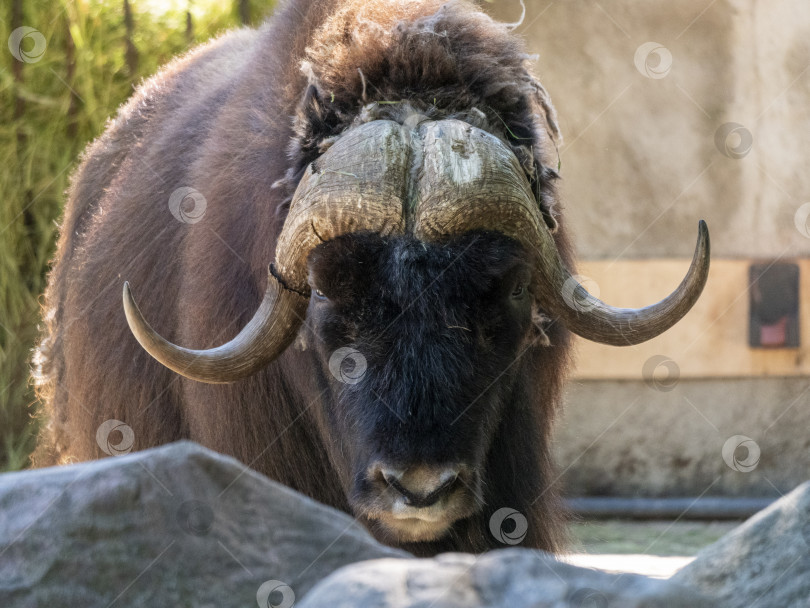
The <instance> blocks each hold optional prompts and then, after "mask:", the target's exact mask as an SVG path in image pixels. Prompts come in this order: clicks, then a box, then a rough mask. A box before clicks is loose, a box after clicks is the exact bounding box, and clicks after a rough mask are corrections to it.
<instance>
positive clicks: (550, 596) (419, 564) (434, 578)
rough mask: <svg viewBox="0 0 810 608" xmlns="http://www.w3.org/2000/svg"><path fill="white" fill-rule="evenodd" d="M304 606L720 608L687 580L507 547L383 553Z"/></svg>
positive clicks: (333, 580) (323, 587) (348, 570)
mask: <svg viewBox="0 0 810 608" xmlns="http://www.w3.org/2000/svg"><path fill="white" fill-rule="evenodd" d="M296 606H297V608H323V607H325V606H329V608H356V607H358V606H374V607H375V608H428V607H432V608H462V607H464V608H476V607H481V608H483V607H487V608H489V607H491V608H507V607H508V608H524V607H525V608H529V607H531V608H646V607H650V608H651V607H656V608H664V607H665V608H681V607H682V608H701V607H704V606H705V607H707V608H708V607H712V608H716V607H717V606H718V604H717V603H716V602H713V601H709V600H708V599H706V598H703V597H701V596H700V595H699V594H698V593H697V592H695V591H692V590H690V589H687V588H686V587H682V586H680V585H677V584H674V583H671V582H668V581H661V580H656V579H651V578H647V577H644V576H640V575H631V574H623V575H616V574H608V573H606V572H600V571H597V570H590V569H588V568H578V567H576V566H571V565H569V564H565V563H563V562H560V561H557V560H556V559H554V557H552V556H551V555H549V554H547V553H543V552H542V551H531V550H528V549H503V550H500V551H491V552H489V553H485V554H483V555H480V556H475V555H469V554H463V553H447V554H444V555H440V556H438V557H436V558H434V559H418V560H417V559H410V560H403V559H377V560H373V561H369V562H364V563H362V564H354V565H351V566H346V567H345V568H342V569H340V570H338V571H336V572H334V573H333V574H331V575H330V576H329V577H328V578H327V579H326V580H324V581H323V582H321V583H320V584H318V585H317V586H316V587H315V588H314V589H313V590H312V591H310V593H309V594H308V595H307V596H306V597H305V598H304V600H303V601H302V602H301V603H300V604H296Z"/></svg>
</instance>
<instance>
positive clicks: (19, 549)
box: [0, 442, 407, 608]
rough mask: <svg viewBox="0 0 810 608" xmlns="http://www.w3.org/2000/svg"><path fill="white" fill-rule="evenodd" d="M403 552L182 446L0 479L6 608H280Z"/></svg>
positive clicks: (0, 570) (1, 587) (0, 571)
mask: <svg viewBox="0 0 810 608" xmlns="http://www.w3.org/2000/svg"><path fill="white" fill-rule="evenodd" d="M404 555H407V554H405V553H403V552H401V551H396V550H393V549H390V548H388V547H384V546H382V545H380V544H378V543H377V542H375V541H374V540H373V539H372V537H371V536H370V535H369V534H368V533H367V532H366V530H365V529H364V528H362V527H361V526H360V525H358V524H357V523H355V521H354V520H353V519H352V518H351V517H348V516H347V515H345V514H344V513H339V512H337V511H335V510H334V509H330V508H328V507H326V506H323V505H321V504H318V503H316V502H314V501H312V500H310V499H308V498H306V497H305V496H302V495H301V494H298V493H297V492H294V491H292V490H290V489H289V488H286V487H284V486H282V485H280V484H277V483H275V482H272V481H270V480H268V479H267V478H265V477H263V476H261V475H259V474H257V473H255V472H254V471H252V470H250V469H248V468H247V467H245V466H244V465H243V464H241V463H239V462H237V461H236V460H234V459H232V458H228V457H225V456H222V455H220V454H217V453H215V452H211V451H209V450H206V449H204V448H202V447H200V446H198V445H196V444H193V443H189V442H180V443H175V444H172V445H169V446H165V447H161V448H157V449H154V450H148V451H145V452H138V453H135V454H131V455H127V456H119V457H116V458H108V459H105V460H100V461H97V462H89V463H84V464H78V465H73V466H67V467H60V468H52V469H42V470H38V471H27V472H23V473H10V474H6V475H2V476H0V606H3V607H4V608H16V607H23V606H25V607H29V606H86V607H93V606H106V607H109V606H133V607H138V606H150V607H152V606H196V607H203V606H211V607H216V608H223V607H227V606H256V605H257V603H256V602H257V595H258V596H259V598H260V599H261V598H262V596H264V600H265V602H266V603H268V605H285V604H289V602H290V600H291V599H292V597H293V596H296V597H298V598H300V597H303V595H304V594H305V593H306V592H307V591H308V590H309V589H310V588H311V587H312V586H313V585H314V584H315V583H316V582H317V581H319V580H321V579H322V578H324V577H325V576H327V575H328V574H329V573H331V572H332V571H333V570H335V569H337V568H339V567H341V566H343V565H345V564H349V563H351V562H355V561H358V560H364V559H372V558H380V557H393V556H404ZM268 599H269V602H268V601H267V600H268Z"/></svg>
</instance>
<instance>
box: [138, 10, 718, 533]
mask: <svg viewBox="0 0 810 608" xmlns="http://www.w3.org/2000/svg"><path fill="white" fill-rule="evenodd" d="M384 4H386V3H380V2H369V3H368V5H367V8H366V9H365V10H367V11H368V12H369V15H366V19H365V21H364V20H363V18H361V17H363V16H362V15H360V16H358V15H357V14H356V13H357V10H359V9H358V8H357V7H358V6H359V5H360V3H348V4H347V6H348V7H349V8H348V9H346V10H344V11H338V12H337V13H336V14H335V15H334V16H333V17H331V18H330V19H329V20H327V21H326V22H325V24H324V25H323V26H322V27H321V29H320V30H319V33H318V34H317V35H316V36H315V39H314V41H313V42H312V43H311V44H310V46H309V47H308V50H307V57H306V58H305V61H304V62H303V64H302V65H303V70H304V72H305V74H306V76H307V81H308V84H307V85H306V87H305V90H304V92H303V94H302V97H301V102H300V104H299V107H298V112H297V115H296V118H295V130H296V138H295V139H294V141H293V142H292V144H291V148H290V155H291V159H292V160H291V164H290V167H289V170H288V172H287V177H286V178H285V180H282V183H280V184H278V187H280V188H289V190H290V198H289V209H288V211H287V216H286V220H285V221H284V225H283V228H282V230H281V233H280V234H279V235H278V238H277V240H276V248H275V259H274V260H273V261H272V262H271V263H270V264H269V272H268V277H267V287H266V292H265V295H264V299H263V301H262V303H261V305H260V307H259V309H258V311H257V312H256V314H255V316H254V317H253V319H252V320H251V321H250V322H249V323H248V324H247V325H246V326H245V327H244V329H243V330H242V331H241V332H240V333H239V335H237V336H236V337H235V338H234V339H233V340H231V341H230V342H228V343H226V344H224V345H222V346H220V347H217V348H213V349H208V350H191V349H187V348H184V347H182V346H178V345H175V344H172V343H170V342H168V341H167V340H165V339H164V338H162V337H161V336H160V335H158V334H157V333H156V332H155V331H154V330H153V329H152V328H151V327H150V326H149V324H148V323H147V321H146V320H145V319H144V317H143V316H142V314H141V313H140V311H139V309H138V307H137V305H136V303H135V300H134V298H133V296H132V293H131V292H130V289H129V286H128V285H125V286H124V308H125V311H126V316H127V321H128V323H129V326H130V328H131V330H132V332H133V334H134V335H135V337H136V338H137V339H138V341H139V342H140V343H141V345H142V346H143V347H144V348H145V349H146V350H147V351H148V352H149V353H150V354H151V355H152V356H153V357H155V359H157V360H158V361H160V362H161V363H162V364H163V365H165V366H166V367H168V368H170V369H172V370H174V371H176V372H177V373H179V374H182V375H184V376H186V377H188V378H191V379H194V380H198V381H201V382H213V383H224V382H234V381H238V380H240V379H242V378H245V377H248V376H250V375H252V374H255V373H256V372H258V371H259V370H261V369H263V368H264V367H265V366H267V365H268V364H270V363H271V362H272V361H273V360H274V359H276V358H277V357H278V356H279V355H280V354H281V353H282V352H283V351H284V350H285V349H287V348H288V347H289V346H290V345H291V344H292V343H293V342H294V341H296V340H298V346H299V348H304V349H305V350H306V352H307V353H308V356H309V357H311V359H312V361H313V369H314V370H315V371H314V372H313V377H312V382H313V383H314V384H316V385H317V386H318V387H319V388H320V389H321V395H320V397H319V399H318V400H317V407H318V408H319V416H320V420H321V426H322V434H323V436H324V437H323V439H324V443H325V444H326V445H327V446H328V449H329V450H330V457H331V461H332V462H333V463H334V464H335V467H336V469H337V470H338V471H339V473H340V476H341V482H342V485H343V489H344V491H345V493H346V496H347V498H348V500H349V503H350V504H351V506H352V508H353V510H354V511H355V512H356V513H357V514H358V515H362V516H364V517H365V518H366V519H367V520H368V521H369V522H371V525H372V526H374V527H375V529H376V530H377V531H378V533H379V534H380V535H381V536H383V537H385V538H388V539H391V540H393V541H396V542H413V541H429V540H434V539H436V538H440V537H441V536H442V535H443V534H445V533H446V532H447V530H448V529H449V527H450V526H451V525H452V524H453V522H455V521H457V520H459V519H463V518H465V517H467V516H469V515H470V514H471V513H473V512H475V511H477V510H478V509H479V508H480V506H481V497H482V483H483V482H484V480H483V467H484V464H483V463H484V461H485V458H486V455H487V452H488V450H489V448H490V445H491V442H492V441H493V437H494V435H495V431H496V429H497V427H498V425H499V423H500V421H501V419H502V417H503V416H504V412H505V411H506V409H505V408H506V407H507V406H508V405H509V404H510V402H512V401H514V400H515V399H516V397H515V395H514V391H515V390H516V385H515V380H514V378H515V370H516V368H517V367H518V366H517V365H515V363H516V361H519V360H520V358H521V356H522V354H523V353H524V352H525V350H526V349H528V348H554V339H555V338H554V337H555V335H557V336H561V335H562V333H561V332H564V331H565V329H567V330H570V331H571V332H573V333H575V334H578V335H580V336H582V337H583V338H585V339H589V340H595V341H598V342H603V343H608V344H614V345H626V344H637V343H639V342H643V341H645V340H648V339H650V338H652V337H654V336H656V335H658V334H660V333H662V332H663V331H665V330H666V329H668V328H669V327H671V326H672V325H673V324H674V323H676V322H677V321H678V320H679V319H680V318H681V317H682V316H683V315H684V314H685V313H686V312H687V311H688V310H689V308H691V306H692V305H693V304H694V302H695V301H696V299H697V297H698V296H699V294H700V292H701V290H702V288H703V285H704V283H705V281H706V277H707V273H708V255H709V245H708V233H707V231H706V228H705V225H704V224H702V223H701V228H700V235H699V239H698V245H697V249H696V252H695V257H694V259H693V262H692V266H691V267H690V269H689V271H688V274H687V276H686V278H685V279H684V281H683V282H682V283H681V285H680V286H679V287H678V288H677V289H676V291H675V292H673V294H672V295H670V296H669V297H668V298H666V299H665V300H662V301H661V302H659V303H658V304H655V305H652V306H649V307H646V308H642V309H637V310H631V309H618V308H614V307H611V306H609V305H607V304H605V303H603V302H601V301H600V300H599V299H597V298H595V297H593V296H592V295H590V294H589V293H587V291H586V290H585V289H584V288H583V287H582V286H581V285H579V283H577V281H576V279H575V277H574V276H573V275H572V273H571V272H570V270H569V268H568V265H567V263H566V257H567V254H566V252H565V251H561V249H560V243H561V242H562V241H561V240H560V239H559V238H558V235H557V230H558V219H559V218H558V212H557V210H556V209H555V205H554V203H555V194H554V188H553V180H554V179H555V178H556V172H555V171H554V170H553V169H551V168H550V164H551V160H550V151H551V150H552V149H553V143H554V141H555V139H556V138H557V135H558V134H557V131H556V121H555V118H554V114H553V110H552V109H551V104H550V102H549V101H548V98H547V96H546V95H545V91H544V90H543V89H542V87H541V86H540V85H539V83H537V81H536V80H534V78H533V77H531V75H530V74H529V73H528V71H527V70H526V67H525V55H523V54H522V51H520V48H519V44H518V43H517V42H515V40H514V39H513V38H512V37H510V36H509V35H508V33H507V32H506V30H505V28H504V27H503V26H499V25H497V24H494V23H493V22H492V21H490V20H489V19H488V18H486V17H485V16H483V15H482V14H480V13H477V12H474V11H472V9H470V8H469V7H467V6H466V5H464V4H462V3H451V5H452V6H460V7H461V8H460V9H458V10H457V11H455V12H454V11H453V10H450V9H448V8H446V7H447V6H450V5H445V7H444V8H437V10H436V12H435V13H433V14H430V15H428V16H424V17H421V18H419V19H414V20H412V21H408V18H407V15H406V14H404V13H407V12H408V11H409V10H411V8H408V7H409V6H411V5H410V4H409V3H396V5H395V6H396V10H392V11H391V12H392V13H393V17H392V16H391V15H386V14H377V13H379V12H380V11H382V9H381V7H383V8H384ZM414 4H416V3H414ZM436 6H437V7H438V6H439V5H438V4H437V5H436ZM375 11H376V12H375ZM397 11H399V12H397ZM403 11H404V13H403ZM382 13H385V11H382ZM400 13H403V14H400ZM395 17H396V18H395ZM397 19H399V20H397ZM349 23H352V24H359V25H357V26H356V28H357V31H355V30H354V29H350V30H348V31H347V29H346V28H347V27H349V26H348V25H347V24H349ZM369 23H370V24H372V25H369ZM372 26H373V27H372ZM351 27H352V28H355V26H354V25H352V26H351ZM358 31H359V33H358ZM375 32H376V34H375ZM353 36H354V37H355V38H358V37H359V38H362V39H363V40H365V43H364V44H365V47H363V46H362V45H360V43H359V42H357V40H353ZM358 45H360V46H358ZM414 45H416V46H414ZM476 45H477V46H476ZM417 47H418V48H419V49H420V50H419V55H418V58H417V59H418V61H417V60H415V59H414V58H413V57H412V52H411V51H410V50H409V49H413V48H417ZM381 49H382V50H381ZM487 49H489V50H490V52H491V55H486V53H483V51H486V50H487ZM493 49H494V50H493ZM386 53H387V54H386ZM498 53H500V55H498ZM369 57H371V58H372V59H374V61H376V63H375V62H374V61H372V59H369ZM464 57H469V59H468V60H465V59H464ZM409 61H410V62H412V63H413V65H411V64H410V63H409ZM419 62H421V63H419ZM383 65H386V66H388V67H387V68H386V69H387V70H388V71H387V72H385V70H384V69H383V67H381V66H383ZM336 66H338V67H336ZM340 66H342V71H341V69H338V68H339V67H340ZM346 66H352V68H353V69H351V70H347V69H346ZM409 66H410V67H409ZM470 66H472V68H471V67H470ZM355 67H356V69H354V68H355ZM478 69H487V70H489V71H490V72H492V73H491V74H490V76H489V77H486V75H485V74H480V73H478V72H476V71H475V70H478ZM465 70H466V72H465ZM341 74H342V77H341ZM465 74H466V75H465ZM459 79H462V80H464V84H463V86H459V83H458V81H459ZM465 79H466V80H465ZM442 87H445V88H451V89H452V88H453V87H455V88H454V89H453V90H454V91H455V92H456V93H458V94H456V95H454V96H453V97H454V99H453V100H452V102H450V101H447V99H446V97H447V95H446V94H445V95H444V97H443V98H442V99H438V97H439V94H438V93H437V95H436V96H435V97H434V95H433V93H435V92H437V91H439V92H442V91H444V89H443V88H442ZM372 89H374V90H372ZM444 93H446V91H444ZM268 262H270V260H268ZM563 328H565V329H563Z"/></svg>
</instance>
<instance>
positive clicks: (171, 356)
mask: <svg viewBox="0 0 810 608" xmlns="http://www.w3.org/2000/svg"><path fill="white" fill-rule="evenodd" d="M407 164H408V148H407V146H403V143H402V131H401V128H400V126H399V125H398V124H397V123H395V122H391V121H374V122H371V123H368V124H366V125H363V126H361V127H357V128H355V129H350V130H349V131H348V132H347V133H346V135H344V136H343V137H342V138H340V139H339V140H338V141H337V142H335V143H334V145H332V147H331V148H329V150H327V151H326V152H325V153H324V154H323V155H322V156H321V157H320V158H319V159H318V160H317V161H316V162H314V163H312V164H311V165H310V166H309V167H307V170H306V172H305V174H304V176H303V178H302V179H301V181H300V183H299V184H298V188H297V189H296V191H295V195H294V196H293V200H292V203H291V204H290V211H289V214H288V215H287V219H286V221H285V222H284V228H283V229H282V231H281V234H280V235H279V238H278V242H277V244H276V261H275V264H274V265H271V267H270V272H269V274H268V277H267V290H266V292H265V295H264V299H263V300H262V303H261V305H260V306H259V309H258V310H257V311H256V314H255V315H254V316H253V318H252V319H251V320H250V322H249V323H248V324H247V325H246V326H245V327H244V329H242V331H240V332H239V334H238V335H237V336H236V337H235V338H233V339H232V340H231V341H229V342H228V343H227V344H223V345H222V346H219V347H216V348H211V349H207V350H192V349H187V348H183V347H181V346H177V345H176V344H172V343H171V342H169V341H168V340H166V339H164V338H163V337H161V336H160V335H159V334H158V333H157V332H156V331H155V330H153V329H152V327H151V326H150V325H149V323H147V321H146V319H144V317H143V315H142V314H141V312H140V310H139V308H138V306H137V304H136V303H135V300H134V298H133V296H132V293H131V291H130V288H129V284H128V283H125V284H124V312H125V313H126V317H127V323H128V324H129V328H130V330H131V331H132V333H133V334H134V336H135V338H136V339H137V340H138V342H140V344H141V346H143V348H144V349H145V350H146V351H147V352H148V353H149V354H150V355H152V356H153V357H154V358H155V359H157V360H158V361H159V362H160V363H162V364H163V365H165V366H166V367H168V368H170V369H172V370H174V371H176V372H177V373H178V374H181V375H183V376H185V377H187V378H191V379H193V380H198V381H200V382H210V383H225V382H233V381H234V380H238V379H240V378H244V377H246V376H249V375H251V374H254V373H256V372H257V371H259V370H260V369H261V368H263V367H264V366H265V365H267V364H268V363H269V362H270V361H272V360H273V359H275V358H276V357H277V356H278V355H279V354H281V352H282V351H283V350H284V349H285V348H287V346H289V344H290V343H291V342H292V340H293V339H294V338H295V336H296V334H297V333H298V329H299V328H300V326H301V323H302V322H303V320H304V317H305V316H306V309H307V303H308V301H309V294H310V288H309V285H308V283H307V257H308V256H309V252H310V251H311V250H312V249H313V248H314V247H315V246H316V245H318V244H319V243H321V242H324V241H328V240H330V239H333V238H335V237H337V236H340V235H341V234H347V233H351V232H359V231H365V230H369V231H374V232H376V233H378V234H381V235H386V234H391V233H395V232H402V230H403V226H404V220H403V215H402V213H403V211H402V198H401V197H402V193H403V192H404V191H405V181H404V180H405V179H406V177H407V174H408V172H407ZM332 167H334V169H332Z"/></svg>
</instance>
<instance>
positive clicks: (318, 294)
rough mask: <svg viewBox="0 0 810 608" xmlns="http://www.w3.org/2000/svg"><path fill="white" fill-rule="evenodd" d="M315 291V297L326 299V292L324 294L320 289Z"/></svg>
mask: <svg viewBox="0 0 810 608" xmlns="http://www.w3.org/2000/svg"><path fill="white" fill-rule="evenodd" d="M313 293H314V294H315V297H316V298H318V299H319V300H325V299H326V294H324V293H323V292H322V291H321V290H320V289H316V290H314V291H313Z"/></svg>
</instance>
